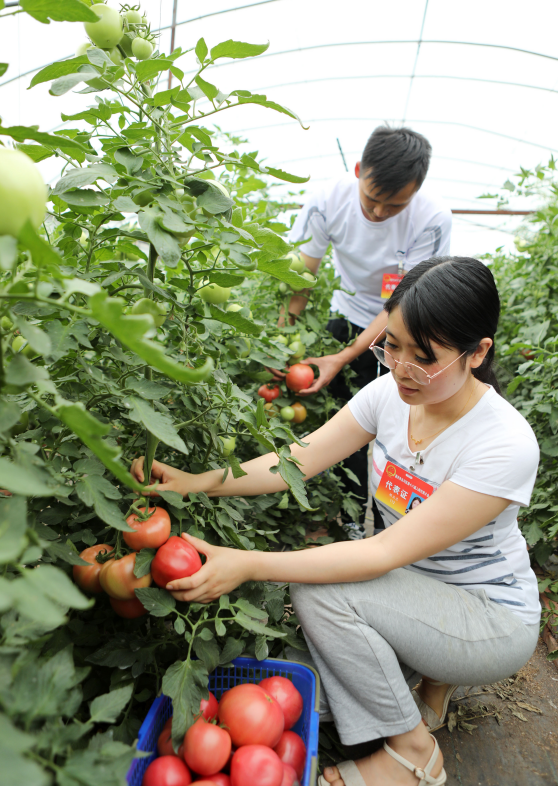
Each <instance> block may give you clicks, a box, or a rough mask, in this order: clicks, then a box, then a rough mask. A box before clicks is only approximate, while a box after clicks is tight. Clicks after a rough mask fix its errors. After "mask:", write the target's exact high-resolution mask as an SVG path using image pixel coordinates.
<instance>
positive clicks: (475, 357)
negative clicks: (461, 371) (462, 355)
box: [469, 338, 494, 368]
mask: <svg viewBox="0 0 558 786" xmlns="http://www.w3.org/2000/svg"><path fill="white" fill-rule="evenodd" d="M493 344H494V342H493V341H492V339H491V338H483V339H481V340H480V342H479V345H478V347H477V348H476V349H475V351H474V352H473V354H472V355H470V356H469V360H470V363H471V368H478V367H479V366H480V365H481V364H482V362H483V360H484V359H485V357H486V353H487V352H488V350H489V349H490V347H491V346H492V345H493Z"/></svg>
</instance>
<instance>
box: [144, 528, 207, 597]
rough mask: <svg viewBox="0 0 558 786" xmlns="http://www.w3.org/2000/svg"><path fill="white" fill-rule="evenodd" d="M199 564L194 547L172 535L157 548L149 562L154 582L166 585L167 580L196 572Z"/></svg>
mask: <svg viewBox="0 0 558 786" xmlns="http://www.w3.org/2000/svg"><path fill="white" fill-rule="evenodd" d="M201 565H202V563H201V559H200V555H199V554H198V552H197V551H196V549H195V548H194V547H193V546H191V545H190V544H189V543H187V542H186V541H185V540H182V538H177V537H176V536H173V537H171V538H169V539H168V540H167V542H166V543H165V544H164V545H163V546H161V548H159V549H158V551H157V554H156V555H155V559H154V560H153V562H152V563H151V575H152V576H153V581H154V582H155V584H157V585H158V586H159V587H166V586H167V584H168V583H169V581H174V579H183V578H185V577H186V576H191V575H192V574H193V573H196V572H197V571H198V570H199V569H200V568H201Z"/></svg>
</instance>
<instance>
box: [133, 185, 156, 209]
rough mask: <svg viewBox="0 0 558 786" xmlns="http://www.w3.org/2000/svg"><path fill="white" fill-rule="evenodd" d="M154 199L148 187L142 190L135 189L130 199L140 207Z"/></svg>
mask: <svg viewBox="0 0 558 786" xmlns="http://www.w3.org/2000/svg"><path fill="white" fill-rule="evenodd" d="M154 199H155V194H154V193H153V191H152V190H151V189H150V188H144V189H143V190H142V191H137V192H136V193H135V194H134V196H133V197H132V200H133V201H134V202H135V203H136V205H139V206H140V207H146V205H149V204H150V203H151V202H153V200H154Z"/></svg>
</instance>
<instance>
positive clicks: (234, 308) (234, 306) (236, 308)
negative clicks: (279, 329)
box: [227, 303, 254, 319]
mask: <svg viewBox="0 0 558 786" xmlns="http://www.w3.org/2000/svg"><path fill="white" fill-rule="evenodd" d="M243 308H244V306H241V305H240V303H231V304H230V305H229V306H227V311H232V312H233V313H236V312H237V311H242V309H243ZM253 316H254V315H253V314H252V312H251V311H250V313H249V318H250V319H252V317H253Z"/></svg>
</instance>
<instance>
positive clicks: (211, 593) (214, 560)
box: [166, 533, 252, 603]
mask: <svg viewBox="0 0 558 786" xmlns="http://www.w3.org/2000/svg"><path fill="white" fill-rule="evenodd" d="M182 537H183V538H184V540H185V541H186V542H187V543H189V544H190V545H191V546H193V547H194V548H195V549H196V551H199V553H200V554H204V555H205V557H206V562H205V564H204V565H203V566H202V567H201V568H200V570H198V572H197V573H194V574H193V575H192V576H188V577H187V578H184V579H175V580H174V581H172V582H171V583H170V584H167V587H166V588H167V589H168V590H169V592H170V593H171V595H172V596H173V597H174V598H176V600H185V601H189V602H191V603H192V602H194V601H195V602H196V603H210V602H211V601H212V600H216V599H217V598H219V597H221V595H226V594H227V593H229V592H231V591H232V590H233V589H236V587H238V585H239V584H243V583H244V582H245V581H249V580H250V569H249V568H250V562H251V555H252V552H248V551H241V550H240V549H228V548H224V547H222V546H211V545H210V544H209V543H206V542H205V540H200V539H199V538H194V537H192V535H186V533H182Z"/></svg>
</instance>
